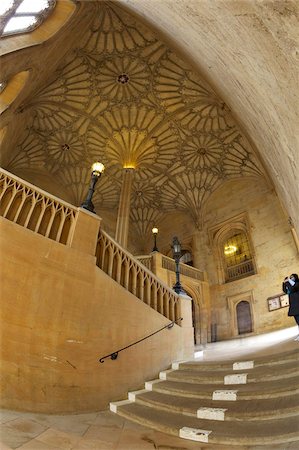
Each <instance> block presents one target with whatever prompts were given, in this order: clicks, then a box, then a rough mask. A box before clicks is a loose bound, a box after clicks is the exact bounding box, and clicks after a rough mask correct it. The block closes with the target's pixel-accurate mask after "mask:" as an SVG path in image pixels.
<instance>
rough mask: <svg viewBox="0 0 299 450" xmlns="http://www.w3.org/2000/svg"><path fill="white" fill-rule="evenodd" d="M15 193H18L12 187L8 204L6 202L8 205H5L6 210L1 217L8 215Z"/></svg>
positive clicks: (14, 187)
mask: <svg viewBox="0 0 299 450" xmlns="http://www.w3.org/2000/svg"><path fill="white" fill-rule="evenodd" d="M17 192H18V191H17V190H16V186H15V185H14V186H13V188H12V195H11V198H10V200H9V202H8V205H7V206H6V208H5V211H4V214H3V217H6V215H7V214H8V211H9V208H10V207H11V205H12V202H13V201H14V199H15V196H16V194H17Z"/></svg>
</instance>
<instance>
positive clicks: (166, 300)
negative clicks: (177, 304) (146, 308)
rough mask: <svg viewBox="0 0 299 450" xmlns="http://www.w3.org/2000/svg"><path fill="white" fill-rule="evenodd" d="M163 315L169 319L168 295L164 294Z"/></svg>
mask: <svg viewBox="0 0 299 450" xmlns="http://www.w3.org/2000/svg"><path fill="white" fill-rule="evenodd" d="M163 314H164V316H165V317H167V318H168V319H169V294H168V292H164V295H163Z"/></svg>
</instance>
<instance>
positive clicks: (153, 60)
mask: <svg viewBox="0 0 299 450" xmlns="http://www.w3.org/2000/svg"><path fill="white" fill-rule="evenodd" d="M94 8H95V14H94V22H93V23H92V24H91V25H90V29H89V32H88V33H87V34H86V37H85V38H84V40H83V41H82V42H79V43H77V48H75V49H73V50H72V51H71V52H69V54H68V55H67V57H66V58H65V60H64V62H62V63H61V65H60V67H59V69H58V70H57V71H56V72H55V73H54V74H53V76H52V79H50V82H49V83H48V84H47V85H46V86H44V88H43V89H41V90H40V91H39V92H38V93H36V95H35V96H34V98H33V99H29V100H28V102H27V104H25V105H24V107H25V109H27V110H29V111H30V116H31V117H32V119H31V122H29V123H28V125H27V130H24V131H23V136H22V137H20V139H19V145H18V146H17V150H16V153H15V155H14V156H13V157H12V159H11V161H10V164H9V166H8V167H7V168H8V169H9V170H12V171H14V170H20V169H21V168H25V167H27V168H28V167H29V168H33V167H38V168H39V169H40V170H46V171H48V172H49V173H51V174H53V175H55V177H56V179H57V180H58V181H59V182H60V184H61V186H62V187H63V188H64V189H65V190H66V192H68V193H71V194H70V195H71V197H72V199H73V201H74V202H76V203H77V204H80V203H81V201H82V199H83V197H84V195H85V193H86V189H87V186H88V181H89V167H90V166H91V164H92V162H93V161H94V160H95V159H100V160H102V162H103V163H104V164H105V165H106V167H107V170H106V171H105V175H104V176H103V177H102V179H101V187H100V189H99V190H98V191H97V193H96V196H95V202H94V203H95V204H96V205H98V210H99V211H104V210H107V211H108V210H112V209H115V208H117V205H118V198H119V192H120V186H121V169H122V167H134V168H135V169H136V170H135V175H134V180H135V181H134V184H133V192H132V211H131V221H132V224H133V226H134V227H135V229H136V230H138V231H137V232H138V234H139V237H140V239H141V240H142V239H144V237H145V236H146V235H148V233H149V232H150V228H151V226H152V225H153V223H154V222H155V223H157V221H158V220H161V218H162V217H163V214H164V213H165V212H168V211H173V210H175V209H179V210H181V211H182V212H184V213H187V214H189V215H190V216H191V217H192V219H193V220H194V223H195V224H196V226H200V221H201V211H202V206H203V204H204V203H205V201H206V200H207V199H208V197H209V195H210V194H211V193H212V192H213V191H214V190H215V189H216V188H217V187H218V186H219V185H220V184H221V183H222V182H223V181H225V180H226V179H230V178H236V177H241V176H262V175H263V171H262V168H261V166H260V164H259V162H258V160H257V158H256V156H255V154H254V152H253V150H252V148H251V147H250V144H249V143H248V142H247V141H246V139H245V138H244V137H243V136H242V134H241V132H240V130H239V129H238V127H237V125H236V123H235V122H234V120H233V118H232V117H231V114H230V112H229V108H228V107H227V106H226V105H225V104H224V103H223V102H222V101H221V100H220V99H219V98H217V96H216V94H215V93H214V92H213V91H212V89H211V88H210V87H209V86H208V85H207V83H206V82H205V81H204V80H202V79H201V78H200V77H199V76H198V75H197V74H195V73H194V71H193V70H192V68H190V67H189V66H188V65H187V64H186V63H185V62H183V61H182V60H181V59H180V58H179V57H178V56H177V55H175V54H174V52H173V51H171V50H170V49H168V48H167V47H166V46H165V45H164V44H163V43H162V42H161V41H159V40H158V39H157V38H156V37H155V36H154V34H153V33H152V32H150V31H149V30H148V29H147V28H146V27H145V26H144V25H143V24H141V23H137V22H136V20H135V19H133V18H132V17H130V16H129V15H128V14H127V13H124V12H123V11H122V10H121V9H120V8H119V7H118V6H116V5H115V4H110V3H106V2H105V3H104V2H98V3H94Z"/></svg>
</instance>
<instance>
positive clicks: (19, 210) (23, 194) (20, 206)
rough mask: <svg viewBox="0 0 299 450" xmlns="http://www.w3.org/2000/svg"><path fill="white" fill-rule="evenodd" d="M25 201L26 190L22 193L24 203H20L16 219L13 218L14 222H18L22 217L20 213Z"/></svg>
mask: <svg viewBox="0 0 299 450" xmlns="http://www.w3.org/2000/svg"><path fill="white" fill-rule="evenodd" d="M25 201H26V192H24V190H23V192H22V201H21V203H20V205H19V207H18V209H17V212H16V214H15V216H14V218H13V222H16V221H17V220H18V218H19V215H20V213H21V211H22V208H23V206H24V203H25Z"/></svg>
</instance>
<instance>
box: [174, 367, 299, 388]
mask: <svg viewBox="0 0 299 450" xmlns="http://www.w3.org/2000/svg"><path fill="white" fill-rule="evenodd" d="M239 373H247V374H248V375H247V381H248V382H250V381H253V382H254V381H257V380H259V379H260V378H261V377H262V378H263V379H264V380H265V379H268V380H275V379H283V378H291V377H294V376H296V375H299V365H297V364H294V363H293V362H291V363H287V364H284V366H282V367H281V370H279V369H278V367H276V368H275V370H274V369H273V367H256V368H253V369H241V370H233V369H230V370H227V369H223V370H217V371H208V370H205V371H200V370H188V369H187V370H186V369H184V368H182V369H181V368H179V369H178V370H173V371H172V372H169V373H167V379H168V380H185V381H186V382H188V381H189V382H190V383H191V382H193V381H194V382H196V381H201V380H205V379H207V380H210V382H212V380H213V382H214V383H223V379H224V376H225V375H237V374H239Z"/></svg>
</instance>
